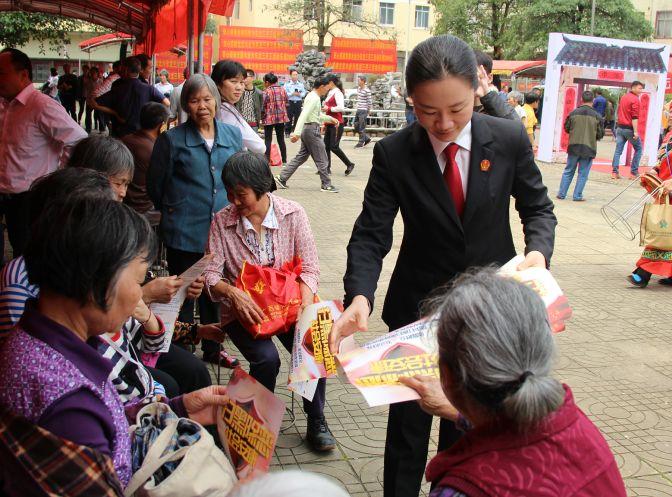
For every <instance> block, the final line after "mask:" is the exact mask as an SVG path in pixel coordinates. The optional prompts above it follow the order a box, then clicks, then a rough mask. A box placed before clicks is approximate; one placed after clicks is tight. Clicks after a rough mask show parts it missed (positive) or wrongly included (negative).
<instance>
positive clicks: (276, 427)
mask: <svg viewBox="0 0 672 497" xmlns="http://www.w3.org/2000/svg"><path fill="white" fill-rule="evenodd" d="M226 393H227V395H228V396H229V403H228V404H227V405H225V406H224V407H220V408H219V411H218V415H217V431H218V433H219V438H220V440H221V441H222V443H223V444H224V447H225V448H226V452H227V454H228V456H229V458H230V459H231V462H232V463H233V467H234V469H235V470H236V474H237V475H238V478H244V477H246V476H248V475H249V474H250V473H251V472H252V471H264V472H265V471H268V467H269V465H270V462H271V458H272V457H273V450H274V449H275V443H276V441H277V440H278V433H279V432H280V425H281V423H282V418H283V416H284V414H285V403H284V402H283V401H282V400H280V399H279V398H278V397H276V396H275V395H274V394H273V393H272V392H271V391H270V390H268V389H267V388H266V387H264V386H263V385H262V384H261V383H259V382H258V381H257V380H255V379H254V378H252V377H251V376H250V375H249V374H247V373H246V372H245V371H243V370H242V369H241V368H236V369H235V370H234V371H233V374H232V375H231V379H230V380H229V384H228V386H227V389H226Z"/></svg>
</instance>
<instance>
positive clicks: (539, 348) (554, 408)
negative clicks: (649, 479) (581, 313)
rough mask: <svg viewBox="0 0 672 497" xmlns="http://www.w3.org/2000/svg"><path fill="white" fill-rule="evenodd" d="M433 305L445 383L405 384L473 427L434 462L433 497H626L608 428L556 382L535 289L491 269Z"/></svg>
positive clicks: (432, 406)
mask: <svg viewBox="0 0 672 497" xmlns="http://www.w3.org/2000/svg"><path fill="white" fill-rule="evenodd" d="M431 307H432V309H431V311H430V312H431V314H432V315H434V316H435V319H436V321H437V336H438V342H439V343H438V345H439V369H440V376H441V381H440V387H439V385H438V382H436V380H432V379H430V378H427V377H414V378H405V379H402V380H401V381H402V383H404V384H406V385H407V386H410V387H412V388H414V389H416V390H417V391H418V393H419V394H420V396H421V400H420V401H419V402H420V405H421V406H422V407H423V409H425V410H426V411H427V412H429V413H430V414H434V415H438V416H440V417H442V418H445V419H450V420H452V421H454V422H456V423H457V425H458V426H460V427H462V429H463V430H464V436H463V437H462V438H461V439H460V440H459V441H458V442H457V443H456V444H455V445H453V446H452V447H451V448H450V449H447V450H445V451H443V452H441V453H439V454H438V455H437V456H436V457H434V459H432V461H431V462H430V463H429V465H428V466H427V470H426V476H427V480H429V481H430V482H432V484H433V485H434V489H433V491H432V493H431V494H430V496H431V497H486V496H487V497H492V496H504V495H506V496H539V497H543V496H548V497H551V496H560V495H562V496H573V497H594V496H598V495H599V496H606V495H609V496H617V497H625V495H626V494H625V487H624V485H623V480H622V479H621V475H620V473H619V471H618V467H617V465H616V461H615V460H614V456H613V455H612V453H611V451H610V449H609V446H608V445H607V443H606V441H605V440H604V438H603V437H602V435H601V433H600V431H599V430H598V429H597V428H596V427H595V425H593V423H592V422H591V421H590V420H589V419H588V418H587V417H586V415H585V414H584V413H583V412H582V411H581V409H579V408H578V406H577V405H576V404H575V403H574V397H573V395H572V391H571V390H570V388H569V387H568V386H567V385H563V384H561V383H560V382H558V381H557V380H556V379H554V378H553V377H552V376H551V367H552V361H553V356H554V354H555V345H554V341H553V336H552V335H551V329H550V327H549V324H548V317H547V313H546V308H545V307H544V304H543V302H542V301H541V299H540V298H539V297H538V296H537V295H536V294H535V293H534V291H533V290H531V289H530V288H528V287H526V286H524V285H522V284H520V283H518V282H516V281H515V280H513V279H511V278H505V277H502V276H500V275H497V274H496V273H495V272H494V271H492V270H483V271H481V272H478V273H473V274H467V275H464V276H462V277H460V278H458V279H457V281H456V282H455V284H454V286H453V287H452V289H451V290H450V291H449V292H448V293H447V294H446V295H445V296H443V297H440V298H439V299H437V300H436V301H435V303H434V305H433V306H431ZM441 390H442V391H441Z"/></svg>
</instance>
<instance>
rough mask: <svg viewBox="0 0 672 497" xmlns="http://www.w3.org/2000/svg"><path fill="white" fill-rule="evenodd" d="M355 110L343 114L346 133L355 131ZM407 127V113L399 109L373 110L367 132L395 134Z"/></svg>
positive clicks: (367, 124)
mask: <svg viewBox="0 0 672 497" xmlns="http://www.w3.org/2000/svg"><path fill="white" fill-rule="evenodd" d="M355 112H356V110H355V109H347V110H346V111H345V112H343V121H344V122H345V131H353V130H354V129H355V128H354V123H355ZM404 126H406V113H405V111H404V110H403V109H402V110H398V109H373V110H371V111H369V115H368V117H367V118H366V130H367V131H373V132H378V133H380V132H382V133H394V132H395V131H397V130H399V129H401V128H403V127H404Z"/></svg>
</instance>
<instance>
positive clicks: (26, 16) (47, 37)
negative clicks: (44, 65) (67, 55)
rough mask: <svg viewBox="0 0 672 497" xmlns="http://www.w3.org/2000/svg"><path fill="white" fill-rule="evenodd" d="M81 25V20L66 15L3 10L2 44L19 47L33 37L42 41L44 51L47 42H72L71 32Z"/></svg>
mask: <svg viewBox="0 0 672 497" xmlns="http://www.w3.org/2000/svg"><path fill="white" fill-rule="evenodd" d="M81 27H82V22H81V21H78V20H75V19H69V18H66V17H58V16H52V15H49V14H40V13H29V12H3V13H0V45H2V46H6V47H17V48H19V47H22V46H23V45H25V44H27V43H28V42H29V41H30V40H31V39H33V40H36V41H38V42H39V43H40V52H42V53H44V46H45V44H49V45H51V46H54V47H61V46H63V45H66V44H68V43H70V37H69V35H70V33H72V32H73V31H79V30H81ZM89 30H90V29H87V31H89Z"/></svg>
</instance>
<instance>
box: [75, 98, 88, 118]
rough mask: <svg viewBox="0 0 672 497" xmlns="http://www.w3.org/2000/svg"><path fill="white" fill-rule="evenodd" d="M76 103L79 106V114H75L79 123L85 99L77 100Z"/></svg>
mask: <svg viewBox="0 0 672 497" xmlns="http://www.w3.org/2000/svg"><path fill="white" fill-rule="evenodd" d="M77 103H78V104H79V112H78V113H77V122H81V120H82V115H84V109H85V108H86V99H85V98H78V99H77Z"/></svg>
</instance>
